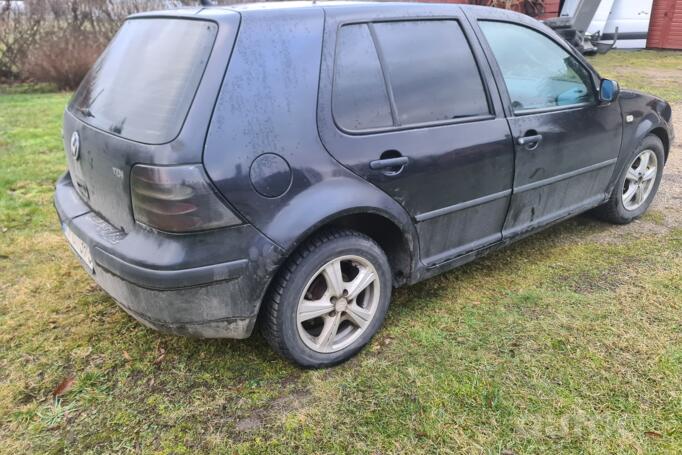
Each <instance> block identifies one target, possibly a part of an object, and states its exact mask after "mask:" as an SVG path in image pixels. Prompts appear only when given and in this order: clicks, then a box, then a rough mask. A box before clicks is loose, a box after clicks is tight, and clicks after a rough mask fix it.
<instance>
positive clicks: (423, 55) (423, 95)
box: [374, 21, 489, 125]
mask: <svg viewBox="0 0 682 455" xmlns="http://www.w3.org/2000/svg"><path fill="white" fill-rule="evenodd" d="M374 27H375V30H376V36H377V38H378V42H379V45H380V46H381V52H382V54H383V59H384V64H385V69H386V70H387V71H388V75H389V77H390V83H391V88H392V90H393V96H394V99H395V104H396V110H397V114H398V120H399V122H400V124H401V125H409V124H415V123H424V122H433V121H443V120H449V119H455V118H460V117H468V116H473V115H480V114H486V113H488V112H489V109H488V103H487V99H486V95H485V91H484V90H483V84H482V82H481V77H480V75H479V72H478V68H477V66H476V62H475V61H474V57H473V55H472V53H471V49H470V47H469V43H468V42H467V40H466V38H465V37H464V34H463V33H462V29H461V28H460V26H459V24H458V23H457V22H455V21H409V22H383V23H377V24H374Z"/></svg>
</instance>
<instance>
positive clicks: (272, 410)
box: [234, 390, 311, 440]
mask: <svg viewBox="0 0 682 455" xmlns="http://www.w3.org/2000/svg"><path fill="white" fill-rule="evenodd" d="M310 397H311V395H310V392H308V391H307V390H295V391H293V392H290V393H287V394H286V395H283V396H281V397H279V398H277V399H275V400H273V401H271V402H269V403H268V404H267V406H264V407H261V408H256V409H253V410H252V411H251V412H250V413H249V415H248V416H244V417H243V418H241V419H238V420H237V421H236V422H235V427H234V428H235V433H236V435H235V437H234V439H235V440H241V439H243V438H245V437H247V436H248V435H249V434H250V433H254V432H256V431H259V430H261V429H263V428H264V427H265V426H267V425H268V424H272V423H275V422H276V421H278V420H281V419H282V418H284V417H286V416H287V415H289V414H291V413H292V412H296V411H298V410H299V409H301V408H303V407H304V406H305V404H306V403H307V402H308V400H309V399H310Z"/></svg>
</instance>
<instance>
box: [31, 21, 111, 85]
mask: <svg viewBox="0 0 682 455" xmlns="http://www.w3.org/2000/svg"><path fill="white" fill-rule="evenodd" d="M105 45H106V43H105V40H103V39H100V38H99V37H98V36H97V35H96V34H95V33H94V32H91V31H86V30H78V29H65V30H57V31H55V32H54V33H51V34H49V35H45V36H43V37H42V38H41V39H40V41H39V42H38V43H36V44H35V45H34V46H33V47H32V49H31V50H30V52H29V53H28V55H27V56H26V58H25V59H24V60H23V62H22V66H21V75H22V76H23V77H24V78H26V79H28V80H31V81H35V82H50V83H52V84H54V85H56V87H57V88H58V89H60V90H70V89H74V88H75V87H77V86H78V84H79V83H80V81H81V79H83V76H85V74H86V73H87V72H88V70H89V69H90V67H91V66H92V64H93V62H94V61H95V60H96V59H97V56H98V55H99V54H100V53H101V52H102V50H103V49H104V47H105Z"/></svg>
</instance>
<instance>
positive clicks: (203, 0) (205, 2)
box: [199, 0, 216, 6]
mask: <svg viewBox="0 0 682 455" xmlns="http://www.w3.org/2000/svg"><path fill="white" fill-rule="evenodd" d="M199 3H200V4H201V6H215V5H216V3H215V2H214V1H212V0H199Z"/></svg>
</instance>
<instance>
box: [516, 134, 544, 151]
mask: <svg viewBox="0 0 682 455" xmlns="http://www.w3.org/2000/svg"><path fill="white" fill-rule="evenodd" d="M540 142H542V134H531V135H528V136H523V137H520V138H517V139H516V143H517V144H519V145H522V146H524V147H526V148H527V149H528V150H534V149H536V148H537V147H538V145H540Z"/></svg>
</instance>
